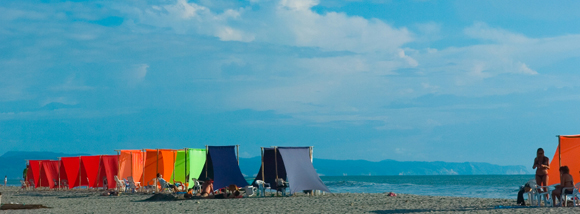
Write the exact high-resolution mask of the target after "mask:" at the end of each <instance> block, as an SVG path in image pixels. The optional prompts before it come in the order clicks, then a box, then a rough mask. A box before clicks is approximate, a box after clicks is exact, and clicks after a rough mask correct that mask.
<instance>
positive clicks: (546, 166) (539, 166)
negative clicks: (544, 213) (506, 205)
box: [518, 135, 580, 206]
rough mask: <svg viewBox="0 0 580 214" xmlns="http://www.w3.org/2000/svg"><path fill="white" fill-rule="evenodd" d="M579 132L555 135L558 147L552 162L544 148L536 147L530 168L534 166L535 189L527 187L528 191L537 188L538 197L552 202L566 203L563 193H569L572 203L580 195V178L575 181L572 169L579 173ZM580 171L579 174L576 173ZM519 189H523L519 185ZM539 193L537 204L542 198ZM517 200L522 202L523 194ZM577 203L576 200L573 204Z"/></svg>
mask: <svg viewBox="0 0 580 214" xmlns="http://www.w3.org/2000/svg"><path fill="white" fill-rule="evenodd" d="M579 153H580V135H561V136H558V147H557V148H556V153H555V154H554V158H553V159H552V162H550V159H549V158H548V157H546V156H545V154H544V149H542V148H539V149H538V150H537V152H536V158H535V159H534V164H533V166H532V168H533V169H535V170H536V175H535V179H534V181H535V182H533V183H534V185H537V186H536V187H535V188H536V189H535V190H533V189H532V188H531V187H529V184H528V185H527V186H528V188H529V191H533V192H536V193H537V194H538V195H539V196H540V197H543V199H545V200H544V201H546V202H548V201H549V199H550V198H551V205H552V206H566V205H567V202H566V201H565V200H566V198H567V197H566V196H569V195H571V197H570V198H571V199H573V203H576V202H577V201H578V200H577V198H578V197H580V193H579V192H580V191H579V188H580V182H579V183H577V184H574V176H573V175H572V174H571V172H572V173H580V161H579V160H578V159H579V157H578V154H579ZM578 175H580V174H578ZM520 192H525V191H524V190H523V188H522V190H520ZM540 197H538V202H537V203H538V205H540V203H541V201H540V200H539V199H540ZM518 203H519V204H525V203H524V202H523V196H521V193H520V196H518ZM574 206H576V204H574Z"/></svg>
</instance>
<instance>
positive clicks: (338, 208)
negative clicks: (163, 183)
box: [0, 187, 580, 213]
mask: <svg viewBox="0 0 580 214" xmlns="http://www.w3.org/2000/svg"><path fill="white" fill-rule="evenodd" d="M0 192H2V195H3V198H2V203H5V204H6V203H10V202H13V203H21V204H22V203H24V204H42V205H44V206H47V207H50V208H46V209H35V210H3V211H0V212H2V213H114V212H122V213H194V212H195V213H424V212H434V213H449V212H469V213H530V212H536V213H540V212H541V213H546V212H558V213H573V212H574V213H575V212H580V208H509V209H495V208H496V207H497V206H514V205H515V200H507V199H481V198H460V197H435V196H418V195H405V194H399V195H398V196H396V197H389V196H387V195H386V194H369V193H361V194H346V193H345V194H326V195H323V196H306V195H296V196H293V197H265V198H243V199H202V200H199V199H195V200H171V201H147V199H148V198H150V197H151V196H153V195H152V194H143V193H135V194H122V195H121V196H117V197H115V196H100V192H97V191H86V190H82V191H79V190H73V191H53V190H36V191H22V190H20V189H19V188H17V187H0Z"/></svg>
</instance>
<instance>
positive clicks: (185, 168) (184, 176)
mask: <svg viewBox="0 0 580 214" xmlns="http://www.w3.org/2000/svg"><path fill="white" fill-rule="evenodd" d="M183 155H185V158H184V160H185V162H184V163H183V185H185V184H187V186H185V191H187V189H188V188H189V176H187V148H183ZM175 162H177V161H175Z"/></svg>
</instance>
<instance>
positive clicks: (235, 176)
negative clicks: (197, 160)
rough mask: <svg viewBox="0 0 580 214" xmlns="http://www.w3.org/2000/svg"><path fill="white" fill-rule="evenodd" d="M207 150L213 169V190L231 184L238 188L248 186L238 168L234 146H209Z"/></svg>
mask: <svg viewBox="0 0 580 214" xmlns="http://www.w3.org/2000/svg"><path fill="white" fill-rule="evenodd" d="M208 149H209V156H210V158H211V165H212V168H213V180H214V184H213V185H214V189H220V188H224V187H227V186H229V185H231V184H235V185H237V186H238V187H245V186H247V185H248V182H247V181H246V179H244V176H243V175H242V171H241V170H240V167H239V166H238V161H237V159H236V152H235V146H210V147H208Z"/></svg>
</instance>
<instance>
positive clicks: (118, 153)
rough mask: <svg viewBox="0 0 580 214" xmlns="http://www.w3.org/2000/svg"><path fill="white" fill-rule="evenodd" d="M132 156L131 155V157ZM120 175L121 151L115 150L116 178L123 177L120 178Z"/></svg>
mask: <svg viewBox="0 0 580 214" xmlns="http://www.w3.org/2000/svg"><path fill="white" fill-rule="evenodd" d="M131 158H133V157H131ZM120 175H121V152H120V151H117V178H118V179H123V178H120ZM115 186H117V181H115ZM118 188H123V187H118Z"/></svg>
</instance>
